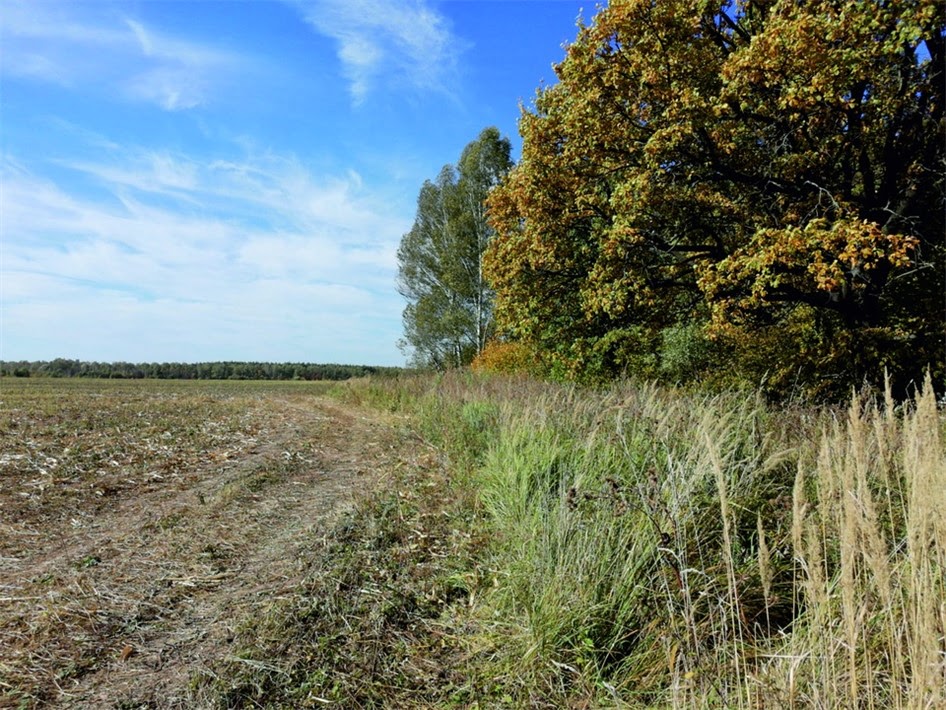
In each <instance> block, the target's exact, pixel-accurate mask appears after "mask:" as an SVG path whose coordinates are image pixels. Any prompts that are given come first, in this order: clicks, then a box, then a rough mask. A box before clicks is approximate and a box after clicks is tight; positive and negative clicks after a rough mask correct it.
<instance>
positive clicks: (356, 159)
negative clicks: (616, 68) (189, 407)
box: [0, 0, 594, 365]
mask: <svg viewBox="0 0 946 710" xmlns="http://www.w3.org/2000/svg"><path fill="white" fill-rule="evenodd" d="M582 7H585V12H584V17H585V18H586V19H587V18H589V17H590V16H593V14H594V4H593V3H588V2H584V3H581V2H572V1H570V0H555V1H549V2H543V1H539V0H533V1H523V2H517V1H514V0H513V1H500V0H495V1H492V2H489V1H476V0H466V1H461V0H454V1H449V0H448V1H445V2H434V1H433V0H311V1H305V2H302V1H300V2H275V1H274V2H209V1H208V2H183V1H180V0H177V1H172V2H157V1H153V0H147V1H138V2H120V3H111V2H103V1H101V0H97V1H95V2H75V1H66V2H51V1H39V2H37V1H36V0H30V1H28V2H17V1H16V0H3V6H2V13H0V44H2V47H3V50H2V55H0V131H2V164H0V359H5V360H19V359H28V360H41V359H42V360H46V359H52V358H55V357H67V358H77V359H82V360H99V361H117V360H125V361H132V362H153V361H184V362H197V361H207V360H263V361H294V362H295V361H308V362H343V363H358V364H362V363H364V364H379V365H396V364H402V363H403V361H404V358H403V355H402V354H401V352H400V351H399V350H398V348H397V344H396V343H397V340H398V339H399V338H400V337H401V312H402V310H403V307H404V302H403V300H402V299H401V298H400V296H398V294H397V291H396V289H395V278H396V272H397V261H396V251H397V246H398V243H399V241H400V238H401V236H402V235H403V234H404V232H406V231H407V230H408V229H409V228H410V225H411V222H412V221H413V217H414V212H415V208H416V198H417V193H418V191H419V189H420V186H421V184H422V183H423V181H424V180H425V179H428V178H431V179H432V178H434V177H436V175H437V172H438V171H439V169H440V167H441V166H442V165H444V164H446V163H454V162H456V160H457V159H458V158H459V155H460V152H461V150H462V149H463V147H464V146H465V145H466V144H467V143H469V142H470V141H471V140H473V139H475V138H476V136H477V135H478V134H479V132H480V131H481V130H482V129H483V128H485V127H486V126H490V125H495V126H497V127H498V128H499V129H500V131H502V132H503V134H505V135H507V136H509V137H510V138H511V139H512V140H513V145H514V146H516V151H515V152H516V153H518V145H519V139H518V134H517V132H516V122H517V119H518V116H519V103H520V101H523V102H525V103H526V104H529V103H531V101H532V99H533V97H534V95H535V91H536V89H537V88H538V87H539V86H540V85H541V84H542V83H543V82H544V83H546V84H548V83H551V82H553V81H554V73H553V71H552V64H553V63H555V62H558V61H560V60H561V59H562V57H563V54H564V53H563V49H562V46H563V44H564V43H566V42H568V41H570V40H572V39H574V37H575V34H576V19H577V18H578V16H579V14H580V12H581V8H582Z"/></svg>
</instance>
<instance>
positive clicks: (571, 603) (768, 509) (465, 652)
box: [0, 372, 946, 710]
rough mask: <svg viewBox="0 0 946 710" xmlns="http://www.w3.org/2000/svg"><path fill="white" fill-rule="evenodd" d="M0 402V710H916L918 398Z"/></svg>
mask: <svg viewBox="0 0 946 710" xmlns="http://www.w3.org/2000/svg"><path fill="white" fill-rule="evenodd" d="M0 388H2V389H0V402H2V404H0V475H2V487H0V707H6V706H10V707H17V706H21V707H27V708H29V707H47V706H52V707H120V708H185V707H186V708H190V707H198V708H204V707H207V708H211V707H212V708H244V707H267V708H310V707H325V706H327V705H332V706H336V707H352V708H362V707H397V708H432V707H455V708H460V707H462V708H467V707H479V708H493V707H509V708H520V707H521V708H527V707H528V708H550V709H551V708H564V707H569V708H596V707H618V708H633V709H635V710H637V709H641V710H642V709H643V708H667V707H673V708H706V709H707V710H718V709H721V708H745V709H746V710H748V709H750V708H752V709H756V708H770V707H771V708H782V707H786V708H790V707H795V708H806V707H864V708H887V707H898V708H936V707H943V706H944V703H946V575H944V574H943V570H946V513H944V511H946V446H944V444H946V416H944V411H943V408H942V406H941V405H940V404H938V403H937V401H936V398H935V396H934V395H933V392H932V388H931V387H930V384H929V382H927V383H926V385H924V386H923V388H922V389H920V390H919V391H918V392H917V393H916V395H915V396H914V397H913V399H911V400H909V401H904V402H895V401H894V400H893V399H892V398H891V396H890V394H889V393H888V394H887V395H886V396H880V397H870V396H866V395H865V396H863V397H856V398H853V399H852V401H851V402H850V404H849V406H847V407H843V406H837V407H832V408H806V407H800V406H795V407H779V406H775V405H772V404H770V403H767V402H766V401H765V400H763V399H762V398H761V397H760V396H758V395H757V394H756V393H753V392H728V393H719V394H708V393H705V392H696V391H686V390H678V389H673V388H662V387H657V386H653V385H641V384H633V383H617V384H615V385H614V386H612V387H610V388H608V389H602V390H587V389H580V388H576V387H569V386H563V385H555V384H549V383H543V382H539V381H536V380H531V379H526V378H501V377H479V376H476V375H473V374H471V373H468V372H466V373H450V374H448V375H446V376H429V377H401V378H397V379H380V380H370V379H369V380H361V381H353V382H350V383H347V384H346V385H344V386H342V387H339V388H338V389H334V390H332V392H331V393H330V396H329V393H328V392H327V390H326V389H325V388H324V387H320V386H314V385H311V384H305V383H286V382H276V383H244V382H200V383H192V382H181V383H178V382H137V381H136V382H117V383H116V382H105V381H102V382H89V381H75V380H58V381H52V380H47V381H42V380H21V381H14V380H9V379H5V380H2V381H0Z"/></svg>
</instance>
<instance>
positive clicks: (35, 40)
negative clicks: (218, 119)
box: [2, 0, 249, 111]
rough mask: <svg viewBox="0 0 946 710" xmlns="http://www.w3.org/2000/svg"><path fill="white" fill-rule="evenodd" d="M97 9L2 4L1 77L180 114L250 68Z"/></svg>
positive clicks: (239, 59)
mask: <svg viewBox="0 0 946 710" xmlns="http://www.w3.org/2000/svg"><path fill="white" fill-rule="evenodd" d="M94 9H95V6H94V5H93V6H91V10H90V6H88V5H84V6H81V5H74V4H69V3H57V2H30V3H23V2H16V1H14V0H11V1H10V2H7V3H5V4H4V22H3V26H2V33H3V36H2V39H3V44H4V61H3V72H4V73H5V74H9V75H11V76H16V77H20V78H25V79H33V80H38V81H45V82H52V83H55V84H58V85H61V86H65V87H69V88H76V89H81V90H83V91H85V90H88V89H90V88H91V89H93V90H98V91H100V92H103V93H106V94H109V95H119V96H121V97H124V98H125V99H128V100H132V101H139V102H146V103H151V104H154V105H157V106H159V107H160V108H162V109H164V110H166V111H180V110H186V109H191V108H195V107H197V106H200V105H202V104H205V103H207V102H208V101H210V100H211V99H212V98H213V96H214V91H215V90H216V88H217V87H219V86H220V85H221V84H224V83H226V82H227V81H234V80H235V78H236V77H239V76H241V75H245V73H246V71H247V68H248V64H249V62H248V61H247V60H246V58H244V57H241V56H238V55H236V54H235V53H232V52H228V51H225V50H222V49H218V48H216V47H212V46H208V45H204V44H200V43H197V42H193V41H189V40H183V39H180V38H176V37H172V36H170V35H167V34H163V33H161V32H158V31H156V30H154V29H152V28H148V27H146V26H145V25H144V24H143V23H142V22H139V21H137V20H134V19H130V18H125V19H121V18H119V17H116V16H114V15H113V14H111V13H108V12H94Z"/></svg>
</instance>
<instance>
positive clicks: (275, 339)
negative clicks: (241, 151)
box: [0, 149, 408, 364]
mask: <svg viewBox="0 0 946 710" xmlns="http://www.w3.org/2000/svg"><path fill="white" fill-rule="evenodd" d="M107 158H108V161H107V162H106V161H104V160H103V162H101V163H92V162H85V163H80V162H78V161H76V162H74V163H71V164H69V167H71V168H72V169H74V170H78V171H81V173H82V174H83V175H84V176H85V178H86V179H89V178H91V179H92V180H93V181H95V182H97V183H98V184H99V187H100V189H99V190H98V192H97V193H89V195H91V194H97V195H98V196H97V197H94V198H93V197H91V196H88V195H86V194H85V193H80V192H79V191H78V190H77V189H76V188H74V187H69V188H66V187H65V186H64V183H61V182H56V181H54V180H52V179H50V178H47V177H42V176H38V175H36V174H34V173H32V172H30V170H28V169H26V168H25V167H24V166H23V165H20V164H17V163H16V162H14V161H13V160H11V159H7V160H5V161H4V163H3V165H2V180H3V186H4V189H3V191H2V194H0V214H3V221H2V231H0V247H2V253H3V263H2V268H3V275H2V279H0V280H2V284H3V286H2V288H3V293H2V300H3V311H4V315H3V333H2V340H3V343H2V349H3V350H4V352H0V358H4V357H6V358H18V357H21V356H22V354H24V353H25V352H26V350H28V351H29V353H42V355H35V354H30V355H28V356H29V357H40V356H42V357H56V356H59V355H62V356H68V357H80V358H85V359H103V360H113V359H125V360H158V359H170V360H186V359H189V360H195V359H221V358H234V359H267V360H271V359H275V360H285V359H308V360H333V361H359V362H375V363H382V364H386V363H387V364H389V363H394V362H398V361H400V358H399V355H397V354H396V348H395V342H396V340H397V338H398V335H399V332H398V331H399V328H400V310H401V307H402V304H401V302H400V300H399V299H398V298H397V296H396V294H395V293H394V288H393V284H394V275H395V270H396V260H395V252H396V247H397V243H398V240H399V238H400V235H401V234H402V233H403V231H404V230H405V229H406V228H407V226H408V224H407V222H408V218H407V217H406V216H404V215H397V214H390V213H389V212H388V207H386V204H387V203H386V202H385V201H384V200H383V199H381V198H380V197H378V196H375V195H372V193H371V192H370V191H369V190H368V189H367V188H366V187H365V186H364V185H363V184H362V181H361V178H360V176H358V175H357V173H345V174H339V175H334V176H329V177H319V176H316V175H313V174H311V173H310V172H308V171H306V170H305V169H304V168H303V167H302V166H301V164H300V163H299V161H298V160H297V159H295V158H294V157H293V156H285V155H283V156H280V155H272V154H263V155H243V156H225V157H224V158H223V159H221V160H218V161H206V162H200V161H198V160H194V159H190V158H185V157H183V156H180V155H177V154H174V153H171V152H168V151H153V150H147V149H133V150H124V151H122V150H118V149H113V150H110V151H107ZM70 184H72V183H70ZM101 187H105V188H106V195H105V196H104V197H103V196H102V194H101ZM108 193H110V196H109V194H108ZM273 224H281V225H282V227H281V228H273V227H272V226H271V225H273ZM388 331H389V332H388ZM379 337H380V338H381V339H382V342H384V343H386V348H387V349H385V348H384V346H382V347H381V348H379V346H378V345H377V344H378V342H379ZM388 341H389V342H388ZM63 343H67V344H68V348H67V349H68V352H66V351H64V350H63V348H64V347H66V346H64V345H63ZM371 344H373V345H371ZM106 346H107V348H108V350H107V352H106V351H104V350H103V347H106Z"/></svg>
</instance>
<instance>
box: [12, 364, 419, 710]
mask: <svg viewBox="0 0 946 710" xmlns="http://www.w3.org/2000/svg"><path fill="white" fill-rule="evenodd" d="M327 387H328V386H327V385H321V384H318V383H295V382H268V383H250V382H167V381H166V382H156V381H105V380H102V381H88V380H66V379H55V380H53V379H50V380H37V379H11V378H5V379H3V380H2V381H0V707H8V706H9V707H17V706H20V707H34V706H35V707H39V706H42V707H48V706H53V707H56V706H62V707H176V706H178V707H185V706H191V705H192V704H193V702H194V700H193V697H192V690H193V688H192V686H193V685H194V684H195V680H194V679H195V678H199V677H200V676H201V673H205V674H209V673H212V670H211V668H212V666H213V664H215V663H221V662H223V661H226V660H227V659H228V658H230V657H231V650H230V644H231V643H232V642H233V638H234V633H235V629H236V628H237V627H238V626H239V624H240V623H242V622H243V620H245V619H246V618H247V617H252V616H253V615H255V614H257V613H259V612H260V611H261V610H263V609H266V608H268V607H270V606H271V605H272V604H274V603H276V602H277V601H278V600H279V599H280V597H281V595H284V593H287V590H292V589H294V588H295V586H296V585H297V584H298V582H299V580H300V579H301V577H302V576H303V575H304V574H305V572H306V570H307V567H308V565H309V563H310V561H311V556H312V554H313V550H315V549H316V548H317V547H318V543H319V540H320V539H321V537H323V536H324V534H325V533H326V531H327V530H329V529H330V527H331V524H332V523H333V521H335V520H337V519H338V516H339V515H340V514H341V513H342V512H343V511H345V510H347V509H349V508H350V507H351V504H352V501H353V498H354V497H355V494H356V493H357V492H358V491H361V490H364V489H366V488H372V487H373V486H374V485H376V484H378V483H379V481H383V479H384V477H385V476H387V475H389V473H390V471H391V470H392V469H393V468H395V467H397V466H403V465H404V461H405V460H406V459H407V458H409V457H410V456H411V455H412V453H411V451H412V447H416V446H417V443H416V442H412V441H410V440H408V438H407V437H405V436H404V435H403V434H400V433H399V432H398V430H397V429H396V428H393V427H391V426H389V425H386V424H384V423H382V422H381V421H380V419H379V417H377V416H374V417H372V418H370V419H369V418H366V417H365V416H364V415H363V413H359V412H357V411H355V410H354V409H352V408H347V407H345V406H343V405H340V404H338V403H337V402H333V401H331V400H329V399H326V398H325V397H324V394H325V392H326V391H327ZM188 698H190V700H188Z"/></svg>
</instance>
